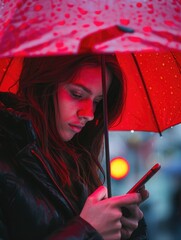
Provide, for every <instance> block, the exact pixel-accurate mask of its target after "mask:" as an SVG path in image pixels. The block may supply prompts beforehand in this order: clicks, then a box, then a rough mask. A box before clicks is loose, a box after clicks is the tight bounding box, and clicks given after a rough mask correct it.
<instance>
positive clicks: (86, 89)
mask: <svg viewBox="0 0 181 240" xmlns="http://www.w3.org/2000/svg"><path fill="white" fill-rule="evenodd" d="M71 85H74V86H77V87H80V88H82V89H83V90H84V91H85V92H87V93H88V94H92V91H91V90H90V89H88V88H86V87H85V86H84V85H82V84H80V83H76V84H75V83H71Z"/></svg>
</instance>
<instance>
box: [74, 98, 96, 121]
mask: <svg viewBox="0 0 181 240" xmlns="http://www.w3.org/2000/svg"><path fill="white" fill-rule="evenodd" d="M77 115H78V117H79V118H83V119H85V120H86V122H87V121H91V120H93V119H94V106H93V103H92V101H86V102H85V103H83V104H82V105H81V107H80V109H79V110H78V111H77Z"/></svg>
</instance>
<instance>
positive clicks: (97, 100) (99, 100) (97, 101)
mask: <svg viewBox="0 0 181 240" xmlns="http://www.w3.org/2000/svg"><path fill="white" fill-rule="evenodd" d="M101 101H102V97H101V98H98V99H95V100H94V104H95V105H97V104H98V103H100V102H101Z"/></svg>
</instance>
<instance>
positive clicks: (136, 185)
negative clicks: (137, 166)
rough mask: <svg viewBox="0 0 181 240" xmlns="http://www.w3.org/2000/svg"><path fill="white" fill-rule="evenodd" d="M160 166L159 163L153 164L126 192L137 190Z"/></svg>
mask: <svg viewBox="0 0 181 240" xmlns="http://www.w3.org/2000/svg"><path fill="white" fill-rule="evenodd" d="M160 168H161V165H160V164H159V163H157V164H155V165H154V166H153V167H152V168H151V169H150V170H149V171H148V172H147V173H146V174H145V175H144V176H143V177H142V178H141V179H140V180H139V181H138V182H137V183H136V184H135V185H134V186H133V187H132V188H131V189H130V190H129V191H128V192H127V193H134V192H138V191H139V190H140V189H141V188H142V187H143V185H144V184H145V183H146V182H147V181H148V180H149V179H150V178H151V177H153V175H155V173H157V172H158V170H159V169H160Z"/></svg>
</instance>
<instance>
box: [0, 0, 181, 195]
mask: <svg viewBox="0 0 181 240" xmlns="http://www.w3.org/2000/svg"><path fill="white" fill-rule="evenodd" d="M0 9H1V15H0V57H6V58H3V59H1V60H0V68H1V69H0V71H1V72H0V77H1V78H0V83H1V85H2V86H1V90H5V89H7V88H8V86H7V84H9V83H12V82H14V81H16V78H17V77H18V75H19V73H20V71H21V61H22V59H21V58H15V59H14V58H11V57H15V56H18V57H20V56H23V57H25V56H39V55H41V56H42V55H43V56H44V55H46V56H47V55H54V54H55V55H63V54H77V53H82V52H90V51H91V52H95V53H98V52H99V53H108V52H109V53H111V52H121V53H125V52H128V57H127V56H126V55H120V54H121V53H118V55H117V56H118V60H119V62H120V66H121V67H122V68H124V65H126V68H125V69H123V71H124V72H125V74H126V75H129V76H130V80H131V81H130V82H129V81H128V79H127V89H128V93H127V100H126V103H125V110H124V117H123V116H121V118H120V119H119V120H118V123H120V124H119V125H114V126H112V128H111V129H113V130H116V129H119V130H132V129H133V130H145V131H158V132H161V131H163V130H164V129H166V128H168V127H170V126H173V125H175V124H177V123H179V122H181V114H180V105H181V104H180V103H181V98H180V85H179V84H180V83H179V79H180V65H179V64H180V63H179V61H178V60H177V58H176V57H175V56H176V55H175V54H174V55H173V50H174V51H175V50H179V51H180V50H181V31H180V29H181V17H180V12H181V3H180V1H176V0H173V1H167V0H152V1H151V0H149V1H147V0H146V1H145V0H140V1H138V0H128V1H125V0H124V1H123V0H101V1H99V0H92V1H84V0H55V1H51V0H46V1H42V0H36V1H33V0H28V1H25V0H8V1H7V0H4V1H1V2H0ZM150 50H152V51H159V52H160V51H162V50H164V51H165V50H172V53H171V55H169V56H172V57H173V59H174V60H169V59H170V58H169V59H167V58H166V57H165V58H164V61H163V59H162V57H163V56H165V55H162V57H161V55H160V54H159V56H158V55H157V54H158V53H157V52H154V53H152V54H154V55H155V54H156V55H155V56H154V55H152V57H150V56H151V55H150V56H149V55H147V54H149V53H144V54H146V55H144V57H143V55H139V53H140V52H141V51H150ZM133 51H135V52H136V54H131V55H130V52H133ZM148 56H149V58H151V59H153V62H154V63H155V64H156V65H154V67H153V66H152V64H150V63H148V62H147V66H145V67H144V68H147V69H145V70H144V72H145V73H144V75H143V73H142V70H141V69H140V65H142V63H143V62H145V61H147V58H148ZM166 56H167V57H168V55H166ZM178 58H179V59H180V52H179V53H178ZM126 59H127V60H128V59H130V61H129V62H126V61H127V60H126ZM133 60H134V61H133ZM137 61H139V63H138V64H137ZM169 61H170V62H169ZM168 62H169V63H168ZM171 62H172V64H171ZM133 63H134V64H136V65H134V67H132V66H133V65H132V64H133ZM164 64H166V66H167V67H168V68H169V70H170V71H169V74H168V72H167V71H166V70H165V69H166V67H165V68H164V67H163V66H164ZM176 65H177V67H176ZM135 66H136V68H137V71H138V72H137V73H136V72H135V70H134V69H135ZM156 66H157V67H158V68H160V67H161V68H162V70H157V69H158V68H157V67H156ZM151 68H152V72H151V71H150V70H151ZM173 68H174V69H175V68H176V69H177V70H174V72H173V71H172V70H173ZM10 70H11V71H10ZM128 70H129V71H128ZM148 72H149V73H148ZM156 73H157V74H158V75H157V77H156ZM103 75H104V74H103ZM165 75H169V76H170V78H167V77H165ZM9 76H10V78H9ZM12 76H13V77H12ZM143 76H144V77H143ZM146 76H147V77H148V79H149V80H148V83H146V81H147V80H146V79H145V77H146ZM149 76H152V77H153V76H154V78H150V77H149ZM176 76H177V77H176ZM139 78H140V80H141V81H140V82H138V79H139ZM151 79H152V84H150V82H149V81H151ZM157 83H158V85H159V88H158V87H157ZM141 84H142V85H141ZM163 87H164V88H163ZM147 89H149V90H147ZM11 90H12V91H16V89H13V88H12V89H11ZM177 90H178V91H177ZM138 93H139V94H140V95H139V94H138ZM158 96H159V97H158ZM165 96H167V98H165ZM173 96H174V97H173ZM155 98H159V100H158V102H156V101H153V99H155ZM165 99H167V100H165ZM139 100H140V101H141V103H139V105H138V109H136V103H137V102H138V101H139ZM143 101H145V103H143ZM104 102H105V101H104ZM163 103H165V105H163ZM167 103H169V105H168V104H167ZM156 105H158V108H157V107H156V108H157V110H155V106H156ZM160 106H161V108H162V110H160ZM168 106H169V107H168ZM165 108H166V109H167V110H166V109H165ZM104 109H105V108H104ZM173 110H174V114H173ZM126 112H127V115H126ZM143 113H146V115H145V117H146V118H145V117H143V115H142V114H143ZM148 113H151V115H150V116H149V115H148ZM136 114H137V115H136ZM157 115H158V116H159V117H158V116H157ZM176 115H177V117H176ZM157 118H158V120H157ZM145 119H146V120H145ZM152 120H153V121H152ZM160 121H161V123H160ZM105 122H107V120H106V119H105ZM151 122H152V123H151ZM133 123H136V125H133ZM147 123H148V125H147ZM162 123H163V125H162ZM146 125H147V126H146ZM118 126H119V128H118ZM143 126H146V127H143ZM105 135H106V136H107V137H106V143H107V142H108V134H107V131H106V129H105ZM106 150H108V144H106ZM108 155H109V151H107V157H106V160H107V163H108V161H109V156H108ZM107 166H108V168H107V177H109V164H107ZM108 188H110V180H109V179H108ZM108 192H110V190H109V189H108ZM110 195H111V193H109V196H110Z"/></svg>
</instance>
